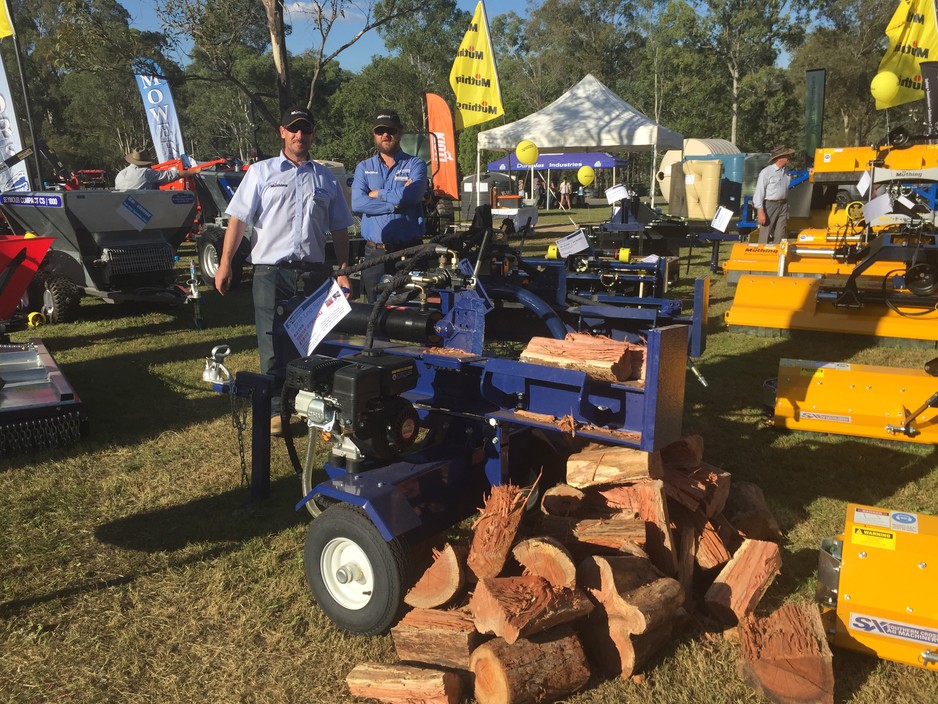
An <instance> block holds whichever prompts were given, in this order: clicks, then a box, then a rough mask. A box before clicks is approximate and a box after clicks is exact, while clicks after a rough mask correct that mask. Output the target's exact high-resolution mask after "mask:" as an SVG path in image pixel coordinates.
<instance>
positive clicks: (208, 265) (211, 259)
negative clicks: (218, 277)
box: [202, 244, 218, 278]
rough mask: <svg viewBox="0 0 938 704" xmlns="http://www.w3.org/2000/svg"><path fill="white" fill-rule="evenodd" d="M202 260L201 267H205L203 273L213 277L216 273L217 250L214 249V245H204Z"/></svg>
mask: <svg viewBox="0 0 938 704" xmlns="http://www.w3.org/2000/svg"><path fill="white" fill-rule="evenodd" d="M202 259H203V260H204V261H203V262H202V268H203V269H205V272H204V273H205V275H206V276H210V277H212V278H215V274H217V273H218V250H217V249H215V245H211V244H209V245H206V246H205V252H204V254H203V256H202Z"/></svg>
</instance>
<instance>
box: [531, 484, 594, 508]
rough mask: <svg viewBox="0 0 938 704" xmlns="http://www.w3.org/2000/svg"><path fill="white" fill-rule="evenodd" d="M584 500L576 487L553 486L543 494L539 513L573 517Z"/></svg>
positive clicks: (583, 495)
mask: <svg viewBox="0 0 938 704" xmlns="http://www.w3.org/2000/svg"><path fill="white" fill-rule="evenodd" d="M585 498H586V496H585V494H584V493H583V492H582V491H580V490H579V489H577V488H576V487H572V486H570V485H569V484H555V485H554V486H552V487H550V488H549V489H547V491H545V492H544V498H543V499H541V511H542V512H543V513H546V514H548V515H551V516H575V515H576V513H577V512H578V511H579V510H580V507H581V506H582V505H583V501H584V499H585Z"/></svg>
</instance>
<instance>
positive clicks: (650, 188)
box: [648, 142, 658, 210]
mask: <svg viewBox="0 0 938 704" xmlns="http://www.w3.org/2000/svg"><path fill="white" fill-rule="evenodd" d="M656 161H658V143H657V142H655V146H654V147H652V151H651V180H650V181H649V182H648V184H649V185H648V192H649V194H651V208H652V210H654V208H655V162H656Z"/></svg>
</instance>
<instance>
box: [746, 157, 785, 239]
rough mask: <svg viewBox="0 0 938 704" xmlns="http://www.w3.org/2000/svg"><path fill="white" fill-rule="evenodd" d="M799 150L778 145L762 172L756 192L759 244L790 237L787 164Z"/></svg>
mask: <svg viewBox="0 0 938 704" xmlns="http://www.w3.org/2000/svg"><path fill="white" fill-rule="evenodd" d="M794 154H795V150H794V149H789V148H788V147H785V146H781V147H775V149H773V150H772V153H771V154H770V155H769V162H770V163H769V165H768V166H766V167H765V168H764V169H762V171H760V172H759V178H758V179H757V180H756V190H755V192H754V193H753V194H752V207H754V208H755V209H756V221H757V222H758V223H759V244H768V243H769V242H781V241H782V240H783V239H785V237H787V236H788V185H789V183H791V176H790V175H789V173H788V171H787V170H786V169H785V167H786V166H787V165H788V161H789V160H790V159H791V157H792V156H794Z"/></svg>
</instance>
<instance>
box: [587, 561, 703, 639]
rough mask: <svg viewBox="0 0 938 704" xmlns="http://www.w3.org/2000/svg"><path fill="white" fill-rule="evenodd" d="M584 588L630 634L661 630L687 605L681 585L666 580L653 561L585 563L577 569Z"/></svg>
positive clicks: (672, 580) (674, 580) (611, 618)
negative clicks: (684, 604)
mask: <svg viewBox="0 0 938 704" xmlns="http://www.w3.org/2000/svg"><path fill="white" fill-rule="evenodd" d="M577 578H578V580H579V582H580V585H581V586H582V587H583V588H584V589H586V590H587V591H588V592H589V593H590V595H591V596H592V597H593V599H595V600H596V601H597V602H598V603H599V604H600V607H601V609H602V610H604V611H605V612H606V614H607V615H608V616H609V619H610V621H616V622H617V623H618V624H621V625H622V627H624V628H625V629H626V631H628V632H629V633H645V632H647V631H652V630H657V629H658V628H660V627H661V626H663V625H664V624H670V623H671V622H672V621H673V620H674V614H675V613H676V612H677V610H678V609H679V608H680V607H681V606H682V604H683V603H684V590H683V589H682V588H681V584H680V582H678V581H677V580H676V579H671V578H670V577H664V576H662V575H661V572H660V571H659V570H658V569H657V568H655V567H654V565H652V564H651V563H650V562H648V561H645V560H642V559H641V558H635V557H632V556H630V555H621V556H613V557H602V556H599V555H594V556H592V557H588V558H586V559H585V560H583V561H582V562H581V563H580V565H579V567H578V569H577Z"/></svg>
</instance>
